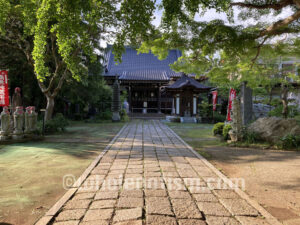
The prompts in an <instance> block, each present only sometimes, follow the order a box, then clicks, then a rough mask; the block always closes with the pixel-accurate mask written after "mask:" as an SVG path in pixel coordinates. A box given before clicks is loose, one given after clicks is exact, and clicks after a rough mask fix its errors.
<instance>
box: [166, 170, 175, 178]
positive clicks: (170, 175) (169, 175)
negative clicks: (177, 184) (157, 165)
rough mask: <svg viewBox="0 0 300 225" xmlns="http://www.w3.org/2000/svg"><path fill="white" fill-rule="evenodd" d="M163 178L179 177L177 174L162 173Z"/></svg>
mask: <svg viewBox="0 0 300 225" xmlns="http://www.w3.org/2000/svg"><path fill="white" fill-rule="evenodd" d="M163 177H176V178H178V177H179V174H178V173H177V172H175V171H174V172H163Z"/></svg>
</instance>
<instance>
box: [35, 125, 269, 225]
mask: <svg viewBox="0 0 300 225" xmlns="http://www.w3.org/2000/svg"><path fill="white" fill-rule="evenodd" d="M220 181H221V179H220V177H219V176H218V175H217V174H216V173H215V172H214V171H213V170H212V169H211V168H210V167H209V166H207V164H206V163H204V162H203V160H202V159H201V158H199V157H197V156H196V155H195V154H194V152H193V151H192V150H190V149H189V148H188V147H187V146H186V145H185V144H184V143H183V142H182V141H181V140H180V139H179V138H178V137H177V136H176V135H175V134H174V133H173V132H172V131H171V130H170V129H169V128H168V127H167V126H166V125H164V124H162V123H160V122H159V121H133V122H131V123H129V124H128V125H127V126H126V127H125V128H124V129H123V130H122V132H121V133H120V135H119V136H118V137H117V139H116V140H115V142H114V143H113V144H112V145H111V146H110V149H109V150H108V151H107V152H106V153H105V154H104V156H103V157H102V158H101V160H100V162H99V163H97V165H95V166H93V169H92V170H91V173H89V174H88V176H87V179H86V180H85V181H84V182H82V184H81V185H80V186H79V187H78V188H75V189H74V190H73V191H71V193H72V194H70V195H69V196H68V201H67V202H66V203H65V204H64V205H63V206H62V207H61V209H60V210H59V211H58V213H56V214H55V215H54V217H45V218H46V219H45V218H44V219H45V220H44V221H47V218H48V220H50V219H51V221H50V222H49V223H48V222H43V219H42V220H40V222H38V223H37V224H53V225H78V224H80V225H96V224H97V225H101V224H117V225H142V224H149V225H150V224H157V225H161V224H166V225H173V224H179V225H189V224H191V225H204V224H209V225H222V224H224V225H225V224H226V225H236V224H243V225H246V224H247V225H248V224H249V225H254V224H255V225H256V224H257V225H264V224H271V223H268V222H267V220H266V219H263V217H262V216H261V214H260V212H259V211H258V210H257V209H255V208H254V207H252V206H251V205H250V204H249V203H248V201H246V200H244V199H242V198H241V197H240V195H238V194H237V193H236V192H235V191H234V190H232V189H228V186H226V185H225V183H224V182H223V181H222V182H220ZM67 195H68V194H67ZM49 215H51V214H49ZM49 218H50V219H49ZM273 224H274V223H273Z"/></svg>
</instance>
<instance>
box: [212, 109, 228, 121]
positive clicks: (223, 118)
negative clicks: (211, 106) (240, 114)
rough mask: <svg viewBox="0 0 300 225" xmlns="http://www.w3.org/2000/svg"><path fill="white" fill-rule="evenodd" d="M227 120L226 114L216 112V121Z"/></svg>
mask: <svg viewBox="0 0 300 225" xmlns="http://www.w3.org/2000/svg"><path fill="white" fill-rule="evenodd" d="M225 120H226V115H222V114H221V113H219V112H217V111H216V112H215V113H214V122H224V121H225Z"/></svg>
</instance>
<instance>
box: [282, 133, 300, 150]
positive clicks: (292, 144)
mask: <svg viewBox="0 0 300 225" xmlns="http://www.w3.org/2000/svg"><path fill="white" fill-rule="evenodd" d="M277 146H278V147H280V148H282V149H296V148H298V147H300V136H296V135H293V134H288V135H285V136H284V137H282V138H280V141H279V143H277Z"/></svg>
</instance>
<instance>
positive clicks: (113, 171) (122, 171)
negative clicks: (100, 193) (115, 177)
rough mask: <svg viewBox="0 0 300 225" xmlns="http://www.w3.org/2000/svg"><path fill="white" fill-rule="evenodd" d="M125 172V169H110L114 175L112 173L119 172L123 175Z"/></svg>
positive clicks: (110, 173) (110, 172)
mask: <svg viewBox="0 0 300 225" xmlns="http://www.w3.org/2000/svg"><path fill="white" fill-rule="evenodd" d="M124 173H125V169H122V170H121V169H120V170H110V171H109V175H112V174H119V175H123V174H124Z"/></svg>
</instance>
